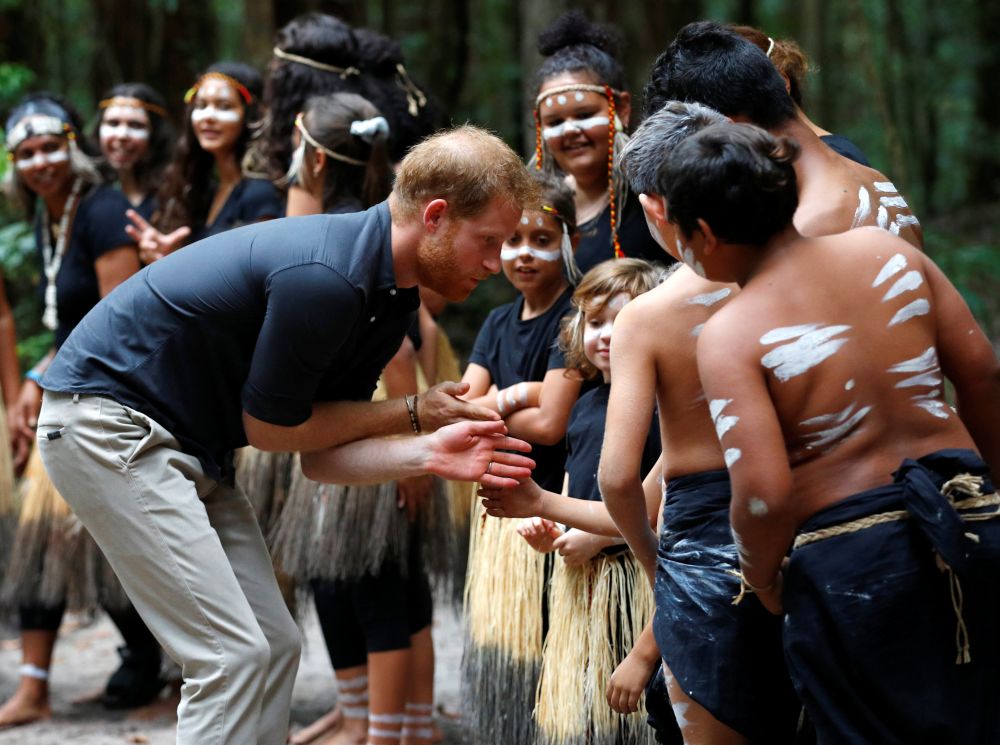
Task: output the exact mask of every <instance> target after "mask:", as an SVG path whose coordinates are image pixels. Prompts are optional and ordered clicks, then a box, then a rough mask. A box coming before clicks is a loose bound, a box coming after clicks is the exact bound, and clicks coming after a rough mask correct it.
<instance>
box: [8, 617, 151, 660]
mask: <svg viewBox="0 0 1000 745" xmlns="http://www.w3.org/2000/svg"><path fill="white" fill-rule="evenodd" d="M105 610H106V611H107V614H108V615H109V616H110V617H111V620H112V621H114V623H115V626H117V627H118V631H119V633H120V634H121V635H122V639H124V640H125V646H126V647H128V648H129V650H130V651H131V652H132V653H133V654H135V655H138V656H140V657H149V658H154V657H155V658H156V659H157V660H159V655H160V643H159V642H158V641H156V638H155V637H154V636H153V634H152V633H151V632H150V630H149V629H148V628H146V624H145V623H143V621H142V619H141V618H140V617H139V613H138V612H137V611H136V609H135V608H134V607H133V606H132V605H131V604H129V605H128V607H127V608H125V609H123V610H113V611H112V610H108V609H107V608H105ZM18 611H19V615H20V618H21V630H22V631H58V630H59V626H60V624H62V619H63V614H65V612H66V605H65V604H62V605H56V606H52V607H47V606H41V605H32V606H21V607H20V608H19V609H18ZM157 664H159V663H157Z"/></svg>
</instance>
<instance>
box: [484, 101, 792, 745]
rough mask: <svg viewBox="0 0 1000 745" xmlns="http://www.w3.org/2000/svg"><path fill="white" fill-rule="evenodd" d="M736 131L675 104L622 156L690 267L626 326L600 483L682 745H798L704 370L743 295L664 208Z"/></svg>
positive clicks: (632, 307) (775, 631) (639, 305)
mask: <svg viewBox="0 0 1000 745" xmlns="http://www.w3.org/2000/svg"><path fill="white" fill-rule="evenodd" d="M725 121H728V120H727V119H726V118H725V117H723V116H722V115H721V114H719V113H717V112H715V111H712V110H711V109H709V108H707V107H705V106H701V105H699V104H689V103H679V102H676V101H674V102H671V103H668V104H667V105H666V106H665V107H663V108H662V109H661V110H660V111H658V112H657V113H655V114H653V115H652V116H650V117H648V118H647V119H646V121H645V122H644V123H643V125H642V126H641V127H640V128H639V129H638V131H636V133H635V135H634V136H633V138H632V140H631V141H630V142H629V146H628V148H627V149H626V151H625V153H624V154H623V165H624V168H625V171H626V174H627V176H628V178H629V181H630V182H631V185H632V188H633V189H634V190H635V191H636V193H638V194H641V195H642V196H641V197H640V199H641V200H642V203H643V206H644V208H645V210H646V214H647V221H648V222H649V228H650V232H651V233H652V234H653V236H654V237H656V238H657V239H658V240H659V241H660V243H661V245H663V246H664V248H665V249H666V250H667V251H668V252H670V253H671V254H673V255H675V256H676V258H678V259H681V260H683V261H684V262H685V266H682V267H681V268H680V269H678V270H677V271H676V272H675V273H674V274H673V275H672V276H671V277H670V278H669V279H667V281H666V282H664V283H663V284H662V285H660V286H659V287H657V288H655V289H654V290H652V291H650V292H648V293H646V294H644V295H642V296H640V297H638V298H636V299H635V300H633V301H632V302H631V303H629V304H628V305H627V306H625V308H623V309H622V312H621V313H620V314H619V316H618V319H617V321H616V322H615V329H614V334H613V336H612V343H611V364H612V370H613V376H612V381H613V382H612V388H611V402H610V404H609V406H608V420H607V430H606V433H605V438H604V450H603V452H602V454H601V470H600V480H601V492H602V494H603V496H604V500H605V503H606V504H607V507H608V510H609V511H610V512H611V514H612V516H613V517H614V518H615V522H616V523H617V524H618V526H619V528H620V529H621V533H622V535H624V536H625V538H626V539H627V540H628V542H629V545H630V546H631V547H632V549H633V551H635V553H636V555H637V556H638V557H639V558H640V559H641V561H642V562H643V565H644V567H645V568H646V571H647V572H648V573H649V576H650V579H651V580H652V579H653V577H654V574H655V583H654V587H655V594H656V617H655V619H654V629H655V632H656V641H657V643H658V645H659V647H660V653H661V655H662V657H663V660H664V663H665V674H666V676H667V687H668V691H669V694H670V698H671V701H672V703H673V706H674V713H675V716H676V718H677V721H678V724H679V725H680V727H681V729H682V732H683V735H684V741H685V742H686V743H688V745H699V744H701V743H711V744H712V745H718V744H719V743H725V744H727V745H728V744H729V743H732V744H734V745H735V744H737V743H741V744H742V743H748V742H762V743H764V742H766V743H769V745H771V744H779V743H789V742H791V741H792V739H793V738H794V735H795V729H796V724H797V721H798V715H799V711H800V709H801V706H800V704H799V703H798V701H797V698H796V697H795V694H794V691H793V690H792V687H791V682H790V680H789V678H788V674H787V672H786V671H785V666H784V664H783V660H782V653H781V639H780V635H781V628H780V623H779V622H778V621H777V620H776V619H774V618H771V617H768V614H767V612H766V611H765V609H764V608H763V607H761V605H760V604H759V603H758V602H756V601H753V602H747V603H742V604H740V605H739V606H733V605H732V598H733V597H734V596H735V595H736V594H737V593H738V591H739V580H738V579H737V578H736V577H735V576H734V573H735V571H736V570H737V568H738V563H737V556H736V548H735V546H734V544H733V540H732V536H731V535H730V530H729V497H730V492H729V478H728V474H727V472H726V462H725V460H724V458H723V453H722V450H721V448H720V447H719V444H718V438H717V437H716V434H715V426H714V424H713V422H712V417H711V415H710V413H709V408H708V403H707V402H706V400H705V396H704V394H703V392H702V390H701V383H700V381H699V380H698V376H697V363H696V359H695V347H696V344H697V341H698V335H699V333H700V331H701V329H702V326H703V325H704V324H705V322H706V321H708V320H709V318H711V317H712V315H713V314H714V313H716V312H717V311H718V310H719V309H720V308H723V307H725V305H726V304H727V303H728V302H729V301H730V300H731V299H732V298H733V297H734V296H735V294H736V292H737V290H738V287H737V286H736V285H735V284H726V283H719V282H713V281H712V280H709V279H705V278H704V277H702V276H699V273H698V272H699V271H700V268H699V267H698V266H697V264H696V263H695V262H694V261H693V260H692V257H691V255H690V254H689V253H688V252H686V251H684V250H683V246H682V245H681V243H680V242H679V241H678V240H677V238H676V235H675V230H674V226H673V225H672V224H671V223H669V222H667V220H666V218H665V215H664V207H663V197H662V196H660V195H661V194H662V193H663V186H662V184H663V182H664V179H665V175H664V165H665V162H666V159H667V156H668V154H669V153H670V152H671V151H672V150H673V149H674V148H675V147H677V146H678V144H679V143H680V142H682V141H683V140H684V139H685V138H686V137H688V136H690V135H691V134H693V133H694V132H697V131H698V130H700V129H702V128H704V127H706V126H709V125H711V124H715V123H718V122H725ZM619 376H620V377H619ZM654 404H655V405H656V406H657V407H658V410H659V415H660V433H661V434H660V436H661V440H662V444H663V462H664V469H663V479H664V482H665V483H666V489H665V494H664V507H663V532H662V536H661V543H660V548H659V557H658V556H657V538H656V535H655V533H654V532H653V530H652V528H651V527H650V522H649V520H648V518H647V512H646V510H647V509H648V507H647V504H644V503H643V502H642V492H641V484H640V482H639V479H638V476H637V474H638V473H639V467H638V453H639V452H640V451H641V443H638V444H637V428H636V427H635V426H634V422H636V421H640V419H639V417H647V416H651V415H652V412H653V407H654ZM515 491H516V490H515ZM504 496H505V495H504Z"/></svg>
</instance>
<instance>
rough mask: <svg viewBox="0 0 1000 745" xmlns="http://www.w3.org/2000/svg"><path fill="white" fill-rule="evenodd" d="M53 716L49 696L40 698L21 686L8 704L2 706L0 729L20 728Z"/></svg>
mask: <svg viewBox="0 0 1000 745" xmlns="http://www.w3.org/2000/svg"><path fill="white" fill-rule="evenodd" d="M50 716H52V710H51V709H50V708H49V700H48V696H45V697H44V698H39V697H38V696H36V695H33V694H32V693H31V692H30V691H28V690H26V688H25V686H23V685H22V686H20V687H19V688H18V689H17V690H16V691H15V692H14V695H13V696H11V697H10V698H9V699H7V702H6V703H5V704H4V705H3V706H0V729H7V728H9V727H19V726H21V725H22V724H31V723H32V722H39V721H41V720H43V719H48V718H49V717H50Z"/></svg>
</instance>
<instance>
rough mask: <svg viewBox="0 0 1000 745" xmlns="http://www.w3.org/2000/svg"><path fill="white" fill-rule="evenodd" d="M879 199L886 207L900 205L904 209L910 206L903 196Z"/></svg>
mask: <svg viewBox="0 0 1000 745" xmlns="http://www.w3.org/2000/svg"><path fill="white" fill-rule="evenodd" d="M878 201H879V203H880V204H882V205H883V206H885V207H899V208H900V209H902V208H903V207H908V206H909V205H908V204H907V203H906V200H905V199H903V198H902V197H880V198H879V200H878Z"/></svg>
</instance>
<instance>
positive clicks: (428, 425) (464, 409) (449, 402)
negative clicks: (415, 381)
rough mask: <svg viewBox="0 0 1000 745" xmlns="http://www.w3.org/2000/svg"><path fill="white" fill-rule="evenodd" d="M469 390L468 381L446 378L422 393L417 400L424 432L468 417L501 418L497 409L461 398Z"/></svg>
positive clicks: (481, 418) (474, 418)
mask: <svg viewBox="0 0 1000 745" xmlns="http://www.w3.org/2000/svg"><path fill="white" fill-rule="evenodd" d="M468 392H469V384H468V383H453V382H451V381H447V380H446V381H445V382H444V383H438V384H437V385H436V386H434V387H433V388H430V389H428V391H427V392H426V393H421V394H420V398H419V399H418V401H417V418H418V419H420V427H421V429H423V431H424V432H434V431H436V430H438V429H439V428H441V427H444V426H446V425H448V424H454V423H455V422H461V421H463V420H468V419H472V420H477V421H487V422H490V421H493V422H495V421H498V420H499V419H500V415H499V414H497V413H496V412H495V411H491V410H490V409H487V408H485V407H484V406H477V405H476V404H470V403H469V402H468V401H463V400H462V399H460V398H459V396H462V395H464V394H466V393H468ZM505 432H506V430H505Z"/></svg>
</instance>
